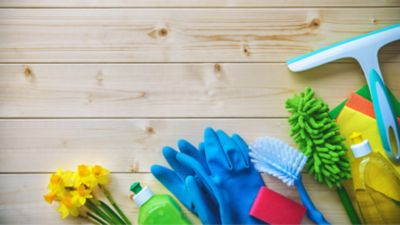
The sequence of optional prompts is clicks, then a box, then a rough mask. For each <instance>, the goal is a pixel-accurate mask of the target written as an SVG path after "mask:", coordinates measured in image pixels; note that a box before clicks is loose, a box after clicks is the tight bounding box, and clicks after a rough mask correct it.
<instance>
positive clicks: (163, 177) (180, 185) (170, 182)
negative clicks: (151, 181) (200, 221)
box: [150, 165, 194, 211]
mask: <svg viewBox="0 0 400 225" xmlns="http://www.w3.org/2000/svg"><path fill="white" fill-rule="evenodd" d="M150 170H151V173H152V174H153V176H154V177H155V178H157V180H158V181H160V182H161V183H162V184H163V185H164V186H165V187H166V188H167V189H168V190H169V191H170V192H171V193H172V194H173V195H175V197H176V198H177V199H178V200H179V201H180V202H181V203H182V204H183V205H184V206H185V207H186V208H187V209H189V210H190V211H194V208H193V204H192V201H191V199H190V198H189V196H188V194H187V190H186V187H185V183H184V181H183V180H182V179H181V178H180V177H179V176H178V175H177V174H176V173H175V172H174V171H172V170H170V169H168V168H166V167H163V166H160V165H153V166H151V169H150Z"/></svg>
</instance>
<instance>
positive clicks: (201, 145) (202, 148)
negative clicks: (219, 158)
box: [199, 142, 211, 174]
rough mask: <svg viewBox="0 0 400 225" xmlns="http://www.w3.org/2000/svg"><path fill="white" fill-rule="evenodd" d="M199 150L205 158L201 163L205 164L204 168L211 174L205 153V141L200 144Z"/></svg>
mask: <svg viewBox="0 0 400 225" xmlns="http://www.w3.org/2000/svg"><path fill="white" fill-rule="evenodd" d="M199 152H200V155H201V156H202V159H203V161H202V163H201V164H202V165H203V167H204V169H205V170H206V171H207V174H211V172H210V169H209V168H208V164H207V161H206V153H205V147H204V142H201V143H200V144H199Z"/></svg>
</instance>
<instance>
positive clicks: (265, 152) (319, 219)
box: [249, 137, 329, 224]
mask: <svg viewBox="0 0 400 225" xmlns="http://www.w3.org/2000/svg"><path fill="white" fill-rule="evenodd" d="M249 155H250V157H251V161H252V162H253V163H254V166H255V168H256V169H257V170H258V171H260V172H264V173H267V174H270V175H272V176H275V177H277V178H278V179H280V180H282V181H283V182H284V183H285V184H287V185H288V186H296V187H297V191H298V193H299V195H300V199H301V202H302V203H303V204H304V206H305V207H306V208H307V215H308V217H309V218H310V219H311V220H313V221H314V222H315V223H317V224H329V223H328V221H327V220H326V219H325V218H324V216H323V215H322V213H321V212H320V211H318V210H317V209H316V208H315V206H314V204H313V203H312V201H311V199H310V197H309V196H308V194H307V192H306V190H305V188H304V185H303V182H302V180H301V174H300V172H301V170H302V169H303V167H304V165H305V164H306V162H307V156H305V155H304V154H303V153H301V152H299V151H297V150H296V149H294V148H292V147H290V146H289V145H287V144H286V143H284V142H282V141H280V140H278V139H275V138H269V137H265V138H258V139H257V140H255V141H254V143H253V144H251V145H250V153H249Z"/></svg>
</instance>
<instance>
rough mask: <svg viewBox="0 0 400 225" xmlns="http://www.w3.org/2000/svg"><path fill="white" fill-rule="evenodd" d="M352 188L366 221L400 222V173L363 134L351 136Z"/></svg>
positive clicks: (379, 222)
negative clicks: (352, 159)
mask: <svg viewBox="0 0 400 225" xmlns="http://www.w3.org/2000/svg"><path fill="white" fill-rule="evenodd" d="M350 138H351V141H352V143H353V144H352V145H351V149H352V152H353V155H354V158H355V159H354V161H353V162H351V173H352V177H353V188H354V193H355V198H356V201H357V204H358V206H359V209H360V213H361V217H362V218H363V221H364V223H366V224H400V174H398V173H397V171H396V170H395V169H394V168H393V166H392V165H391V164H390V162H388V161H387V160H386V159H385V158H384V157H383V156H382V155H381V154H380V153H378V152H372V149H371V146H370V144H369V141H368V140H363V139H362V136H361V134H359V133H353V135H352V136H351V137H350Z"/></svg>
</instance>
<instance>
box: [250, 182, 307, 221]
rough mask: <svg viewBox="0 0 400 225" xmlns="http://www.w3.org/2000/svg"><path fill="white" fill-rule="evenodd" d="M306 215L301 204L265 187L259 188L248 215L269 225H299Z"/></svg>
mask: <svg viewBox="0 0 400 225" xmlns="http://www.w3.org/2000/svg"><path fill="white" fill-rule="evenodd" d="M305 213H306V208H305V207H304V206H302V205H301V204H299V203H297V202H295V201H293V200H291V199H288V198H286V197H285V196H283V195H281V194H279V193H276V192H275V191H272V190H270V189H268V188H266V187H262V188H260V191H259V192H258V194H257V197H256V200H255V201H254V204H253V206H252V207H251V210H250V215H251V216H253V217H255V218H258V219H260V220H262V221H264V222H266V223H268V224H270V225H276V224H282V225H286V224H291V225H296V224H300V223H301V220H302V219H303V217H304V214H305Z"/></svg>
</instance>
